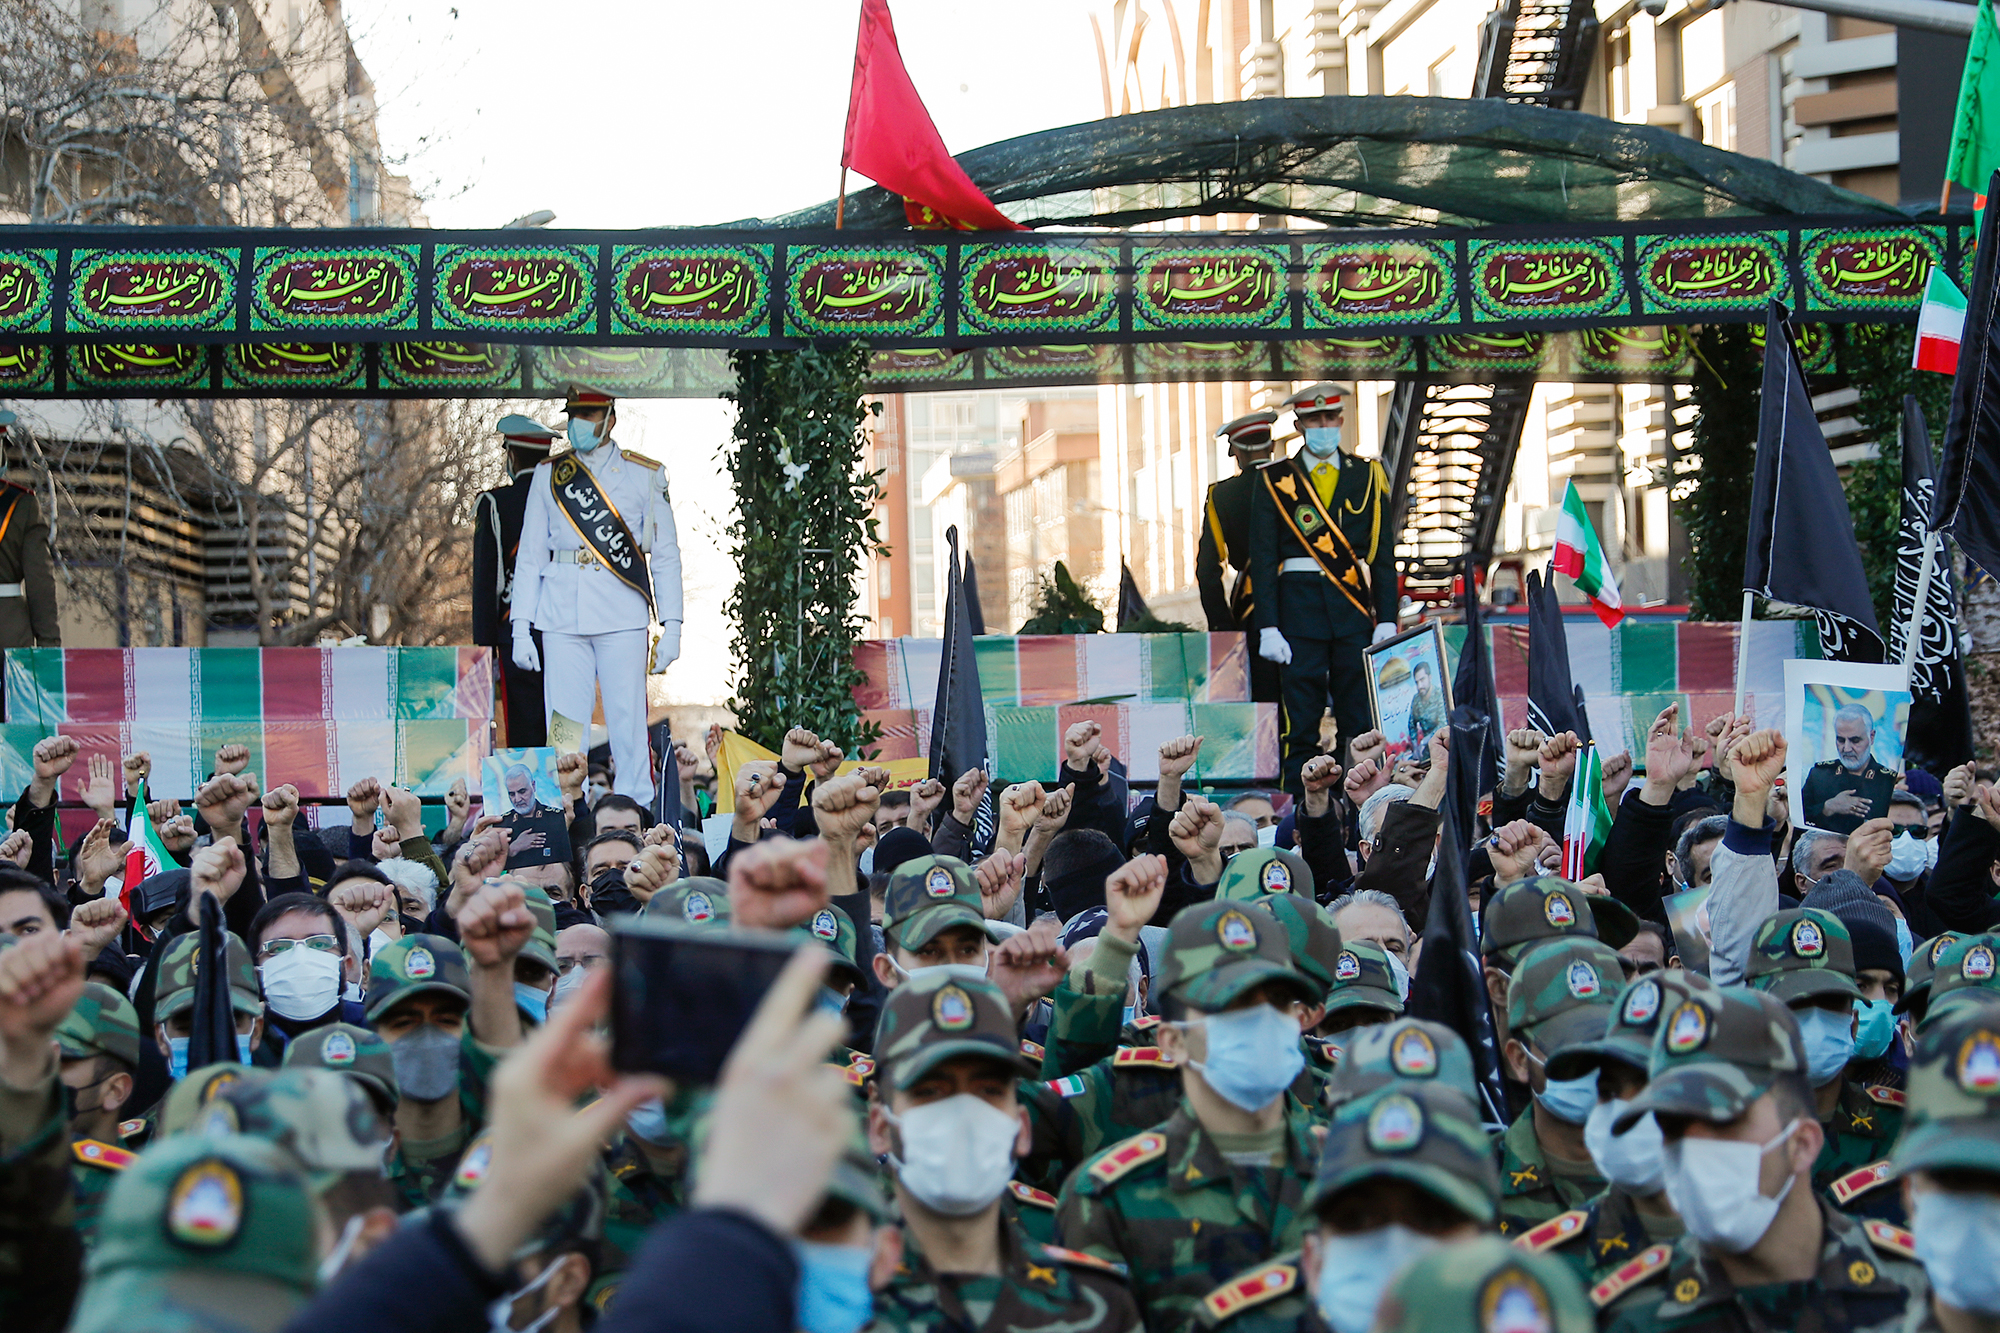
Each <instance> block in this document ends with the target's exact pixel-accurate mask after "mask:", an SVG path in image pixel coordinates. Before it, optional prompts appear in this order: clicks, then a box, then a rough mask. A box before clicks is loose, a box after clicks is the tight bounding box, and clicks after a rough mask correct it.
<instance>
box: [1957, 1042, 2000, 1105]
mask: <svg viewBox="0 0 2000 1333" xmlns="http://www.w3.org/2000/svg"><path fill="white" fill-rule="evenodd" d="M1953 1073H1954V1074H1955V1075H1956V1077H1957V1080H1958V1086H1959V1087H1961V1088H1964V1089H1965V1090H1966V1091H1967V1092H1970V1093H1974V1094H1976V1095H1978V1096H1982V1097H1990V1096H1992V1095H1993V1094H1994V1093H1995V1092H2000V1037H1996V1036H1995V1035H1994V1034H1993V1033H1991V1032H1988V1031H1986V1030H1985V1029H1984V1028H1982V1029H1980V1030H1979V1031H1978V1032H1975V1033H1973V1034H1972V1035H1971V1036H1969V1037H1967V1038H1966V1039H1965V1041H1964V1042H1963V1043H1961V1044H1960V1046H1959V1048H1958V1059H1957V1060H1955V1061H1954V1062H1953Z"/></svg>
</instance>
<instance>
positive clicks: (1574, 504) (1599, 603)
mask: <svg viewBox="0 0 2000 1333" xmlns="http://www.w3.org/2000/svg"><path fill="white" fill-rule="evenodd" d="M1555 567H1556V568H1557V569H1558V570H1560V571H1561V572H1562V573H1564V574H1567V575H1569V576H1570V578H1571V579H1573V580H1574V581H1575V583H1576V586H1577V588H1578V589H1579V590H1580V591H1581V592H1582V593H1583V595H1584V596H1585V597H1587V598H1589V599H1590V609H1591V610H1593V611H1595V612H1597V618H1598V619H1599V620H1601V621H1603V622H1604V623H1605V624H1606V625H1608V626H1611V627H1613V628H1616V627H1617V625H1618V622H1619V621H1621V620H1623V619H1624V618H1625V606H1624V603H1623V602H1622V601H1620V600H1619V597H1618V580H1617V579H1614V578H1612V577H1611V564H1610V562H1609V561H1607V560H1606V559H1605V558H1604V548H1603V547H1602V546H1599V545H1598V544H1597V531H1596V529H1594V528H1592V527H1591V526H1590V516H1589V515H1588V514H1587V513H1585V512H1584V508H1583V497H1582V496H1581V495H1578V494H1577V493H1576V483H1575V482H1574V481H1572V482H1570V483H1569V489H1568V490H1566V491H1564V492H1563V507H1562V517H1561V518H1559V519H1557V520H1556V557H1555Z"/></svg>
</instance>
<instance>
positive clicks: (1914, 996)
mask: <svg viewBox="0 0 2000 1333" xmlns="http://www.w3.org/2000/svg"><path fill="white" fill-rule="evenodd" d="M1964 938H1965V936H1964V935H1961V934H1960V933H1959V932H1957V931H1955V930H1947V931H1945V932H1944V933H1943V934H1942V935H1934V936H1932V937H1931V938H1930V939H1927V940H1925V941H1923V942H1922V943H1920V944H1919V945H1917V947H1916V948H1915V949H1913V950H1912V951H1911V952H1910V958H1909V961H1908V962H1906V963H1904V964H1903V998H1902V999H1900V1000H1898V1001H1896V1012H1897V1013H1899V1014H1908V1015H1909V1016H1910V1025H1911V1026H1912V1027H1921V1026H1922V1025H1923V1021H1924V1012H1925V1011H1926V1010H1927V1009H1928V1008H1929V1007H1930V1002H1931V981H1932V978H1933V975H1934V973H1935V971H1936V969H1937V960H1938V959H1939V958H1940V957H1941V956H1942V955H1943V954H1944V951H1945V950H1946V949H1949V948H1950V947H1951V946H1952V945H1954V944H1956V943H1958V942H1959V941H1960V940H1962V939H1964Z"/></svg>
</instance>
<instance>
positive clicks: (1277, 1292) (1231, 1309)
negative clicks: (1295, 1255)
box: [1201, 1262, 1299, 1321]
mask: <svg viewBox="0 0 2000 1333" xmlns="http://www.w3.org/2000/svg"><path fill="white" fill-rule="evenodd" d="M1298 1285H1299V1269H1298V1265H1296V1264H1288V1263H1283V1262H1279V1263H1274V1264H1265V1265H1264V1266H1263V1267H1262V1268H1253V1269H1251V1270H1250V1271H1249V1272H1247V1273H1245V1274H1243V1275H1242V1276H1241V1277H1233V1278H1231V1279H1230V1280H1229V1281H1227V1282H1225V1283H1223V1284H1222V1285H1221V1286H1219V1287H1217V1288H1216V1289H1215V1290H1214V1291H1211V1292H1210V1293H1208V1295H1207V1296H1205V1297H1203V1298H1202V1302H1201V1303H1202V1305H1203V1306H1204V1307H1206V1308H1207V1310H1208V1313H1209V1316H1210V1318H1212V1319H1215V1320H1217V1321H1220V1320H1223V1319H1227V1318H1229V1317H1230V1316H1231V1315H1233V1314H1235V1313H1236V1312H1237V1311H1239V1310H1247V1309H1249V1308H1250V1307H1251V1306H1253V1305H1262V1304H1263V1303H1264V1302H1265V1301H1271V1300H1276V1299H1277V1298H1278V1297H1280V1296H1282V1295H1284V1294H1285V1293H1286V1292H1288V1291H1290V1290H1291V1289H1292V1288H1294V1287H1296V1286H1298Z"/></svg>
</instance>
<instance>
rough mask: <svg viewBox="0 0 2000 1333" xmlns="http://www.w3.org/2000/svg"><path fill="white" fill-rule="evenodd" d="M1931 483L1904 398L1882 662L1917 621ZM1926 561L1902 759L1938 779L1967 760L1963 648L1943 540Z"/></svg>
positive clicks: (1915, 418) (1914, 412) (1925, 434)
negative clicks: (1889, 612) (1898, 511)
mask: <svg viewBox="0 0 2000 1333" xmlns="http://www.w3.org/2000/svg"><path fill="white" fill-rule="evenodd" d="M1935 491H1936V482H1935V481H1934V480H1933V479H1932V476H1931V435H1930V430H1929V428H1928V427H1927V426H1926V425H1925V423H1924V412H1923V409H1922V408H1920V407H1918V406H1917V400H1916V398H1915V397H1914V396H1908V395H1906V396H1905V397H1904V399H1903V522H1902V526H1901V527H1900V528H1899V529H1898V530H1897V533H1896V600H1895V616H1896V622H1895V624H1893V625H1891V626H1890V627H1889V658H1890V660H1891V661H1895V662H1901V661H1902V660H1903V648H1904V644H1905V643H1906V642H1907V640H1908V639H1909V636H1910V625H1911V623H1912V621H1914V620H1915V619H1916V615H1915V612H1916V604H1917V582H1918V579H1919V577H1920V575H1921V574H1922V566H1923V559H1924V538H1925V534H1926V532H1927V530H1928V529H1929V527H1930V516H1931V502H1932V499H1933V498H1934V494H1935ZM1931 540H1932V541H1933V542H1935V543H1937V546H1936V549H1935V551H1934V552H1933V554H1932V557H1931V581H1930V590H1929V592H1928V594H1927V595H1926V596H1925V598H1924V601H1925V602H1926V603H1927V605H1926V606H1925V607H1924V618H1923V631H1922V633H1921V634H1920V635H1919V636H1918V639H1917V656H1916V660H1915V661H1913V662H1912V663H1911V664H1910V695H1911V699H1910V729H1909V733H1908V735H1907V736H1906V737H1905V738H1904V740H1903V758H1904V759H1905V760H1906V761H1907V762H1908V763H1911V764H1914V765H1916V766H1917V767H1919V768H1924V769H1928V770H1929V771H1930V772H1932V773H1936V774H1940V775H1942V774H1944V773H1947V772H1949V771H1950V770H1952V769H1954V768H1956V767H1958V766H1959V765H1960V764H1962V763H1965V762H1966V761H1967V760H1969V759H1971V758H1972V703H1971V700H1970V699H1969V698H1968V697H1967V695H1966V692H1965V656H1964V648H1965V645H1964V642H1963V640H1962V638H1961V636H1960V634H1959V629H1958V610H1957V608H1956V607H1955V606H1954V605H1953V601H1954V599H1953V597H1952V595H1951V549H1950V546H1949V544H1948V543H1947V542H1946V541H1945V538H1944V534H1943V533H1938V534H1936V535H1934V536H1932V537H1931Z"/></svg>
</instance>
